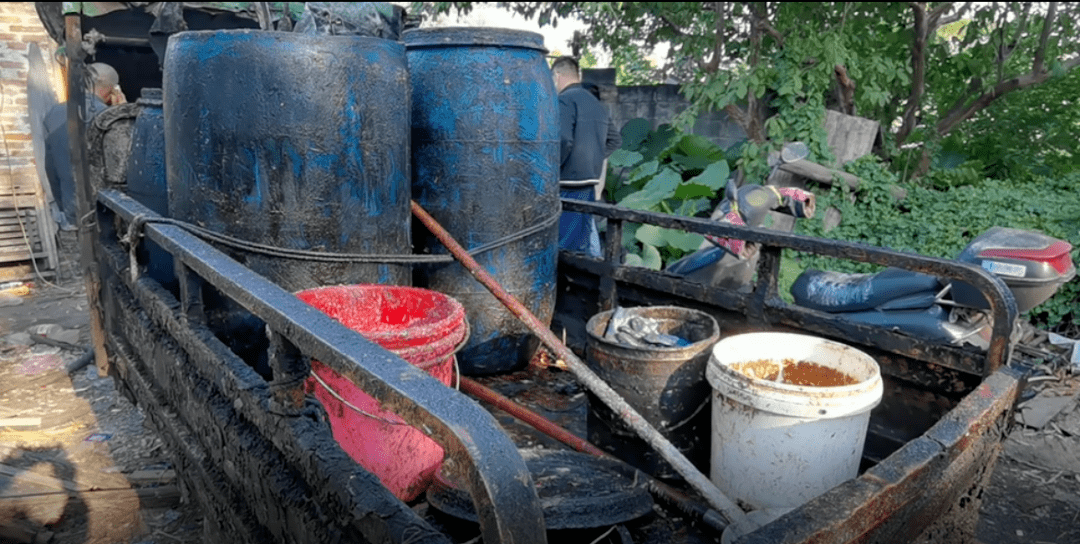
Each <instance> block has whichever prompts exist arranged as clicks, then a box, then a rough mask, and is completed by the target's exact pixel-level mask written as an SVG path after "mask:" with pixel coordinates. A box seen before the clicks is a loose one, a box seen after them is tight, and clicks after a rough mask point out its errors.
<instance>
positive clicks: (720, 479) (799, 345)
mask: <svg viewBox="0 0 1080 544" xmlns="http://www.w3.org/2000/svg"><path fill="white" fill-rule="evenodd" d="M785 360H788V361H793V362H801V361H806V362H810V363H816V364H817V365H821V366H825V367H829V368H831V369H834V370H837V371H840V372H842V373H844V374H846V375H847V376H849V377H850V378H853V379H854V380H856V381H857V383H854V384H852V385H841V386H830V387H816V386H806V385H791V384H788V383H779V382H776V381H766V380H764V379H759V378H752V377H750V376H748V375H746V374H744V373H743V372H741V371H740V370H737V369H744V368H745V367H746V365H745V363H752V362H755V361H763V363H761V365H764V367H766V368H767V367H768V366H769V365H774V366H773V368H774V369H777V368H779V367H780V365H781V364H782V362H783V361H785ZM733 365H735V366H734V367H733ZM761 365H758V368H759V369H760V368H762V366H761ZM705 375H706V377H707V378H708V380H709V384H710V385H712V387H713V399H712V400H713V402H712V451H711V457H710V461H711V467H710V469H711V470H710V478H711V479H712V481H713V483H715V484H716V485H717V487H719V488H720V489H721V490H722V491H723V492H724V493H725V494H726V495H727V496H728V497H731V498H732V499H735V500H739V501H742V502H743V503H745V504H746V505H748V506H751V507H753V508H754V509H771V510H776V509H791V508H795V507H798V506H800V505H802V504H803V503H805V502H807V501H809V500H810V499H812V498H814V497H816V496H818V495H820V494H822V493H824V492H826V491H828V490H829V489H832V488H833V487H835V486H836V485H839V484H840V483H842V482H844V481H846V480H849V479H851V478H854V477H856V476H857V475H858V471H859V459H860V458H861V457H862V450H863V443H864V442H865V440H866V429H867V427H868V426H869V422H870V410H871V409H872V408H873V407H875V406H877V404H878V403H879V402H881V394H882V383H881V372H880V369H879V368H878V364H877V362H875V361H874V359H872V358H871V357H870V356H869V355H867V354H865V353H863V352H861V351H859V350H857V349H854V348H852V347H850V346H846V345H844V344H840V343H838V342H832V341H829V340H825V339H822V338H817V337H813V336H805V335H801V334H789V333H749V334H741V335H737V336H731V337H728V338H725V339H723V340H721V341H720V342H719V343H717V344H716V345H715V346H714V347H713V351H712V357H711V358H710V359H709V365H708V367H707V368H706V371H705ZM792 375H793V374H789V377H790V376H792Z"/></svg>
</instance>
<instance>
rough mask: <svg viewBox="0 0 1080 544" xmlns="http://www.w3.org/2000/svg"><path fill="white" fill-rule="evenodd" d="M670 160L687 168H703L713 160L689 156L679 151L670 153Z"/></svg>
mask: <svg viewBox="0 0 1080 544" xmlns="http://www.w3.org/2000/svg"><path fill="white" fill-rule="evenodd" d="M671 162H674V163H675V164H678V165H679V166H682V167H683V168H686V169H687V170H704V169H705V168H707V167H708V166H709V165H710V164H712V163H713V162H715V161H714V160H713V159H710V158H708V157H690V156H687V155H683V154H680V153H672V154H671Z"/></svg>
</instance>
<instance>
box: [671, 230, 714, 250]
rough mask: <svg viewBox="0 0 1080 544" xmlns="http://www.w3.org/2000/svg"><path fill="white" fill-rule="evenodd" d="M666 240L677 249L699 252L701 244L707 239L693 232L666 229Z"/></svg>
mask: <svg viewBox="0 0 1080 544" xmlns="http://www.w3.org/2000/svg"><path fill="white" fill-rule="evenodd" d="M664 240H665V241H667V244H668V245H669V246H671V247H673V248H675V249H680V250H682V251H697V248H699V247H701V242H703V241H705V237H704V236H702V235H700V234H696V233H693V232H683V231H681V230H670V229H665V233H664Z"/></svg>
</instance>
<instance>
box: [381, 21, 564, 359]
mask: <svg viewBox="0 0 1080 544" xmlns="http://www.w3.org/2000/svg"><path fill="white" fill-rule="evenodd" d="M403 41H404V42H405V48H406V51H407V56H408V60H409V72H410V77H411V80H412V120H413V125H412V146H413V172H414V176H413V186H412V193H413V198H414V199H416V200H417V202H419V203H420V205H421V206H423V207H424V208H425V209H427V211H428V212H430V213H431V215H432V216H434V218H435V219H436V220H437V221H438V222H439V223H441V224H442V225H443V226H444V227H446V229H447V230H448V231H449V232H450V234H452V235H453V236H454V237H455V238H456V239H457V240H458V241H459V242H460V243H461V244H462V245H464V246H465V247H466V248H468V249H470V250H473V249H477V248H479V247H480V246H484V245H486V244H492V243H496V242H499V241H502V242H504V243H501V244H496V247H494V248H492V249H489V250H487V251H484V252H482V253H479V254H476V259H477V261H479V262H480V264H481V265H483V266H484V267H485V268H486V269H487V270H488V271H489V272H490V273H491V274H493V275H494V276H495V278H496V280H498V281H499V283H500V284H502V286H503V287H504V288H506V289H507V290H508V291H509V292H510V293H512V294H513V295H514V296H516V297H517V298H518V299H519V300H521V301H522V303H524V304H525V306H526V307H529V308H530V309H531V310H532V311H533V313H535V314H536V315H537V317H539V318H540V319H541V320H543V321H546V322H550V319H551V314H552V311H553V308H554V305H555V266H556V259H557V258H558V245H557V244H558V218H559V212H560V208H561V207H560V204H559V189H558V175H559V116H558V102H557V100H558V99H557V96H556V92H555V85H554V82H553V81H552V77H551V72H550V70H549V69H548V65H547V62H546V60H545V57H544V55H545V53H546V52H547V51H546V50H545V49H544V45H543V37H542V36H540V35H539V34H536V33H532V32H523V31H516V30H506V29H491V28H438V29H421V30H412V31H408V32H406V33H405V34H404V36H403ZM414 237H415V238H416V245H417V247H418V248H420V249H421V250H424V251H429V252H431V253H437V254H445V253H447V250H446V249H445V248H444V247H443V246H442V244H440V243H439V242H438V240H436V239H434V237H432V236H430V235H429V234H428V233H427V232H426V231H424V230H423V229H422V228H420V229H418V230H417V231H415V232H414ZM417 281H418V282H419V283H420V284H421V285H423V286H426V287H427V288H429V289H434V290H437V291H440V292H442V293H445V294H447V295H450V296H452V297H454V298H455V299H457V300H459V301H460V302H461V303H462V304H463V305H464V306H465V309H466V312H467V313H468V318H469V323H470V325H471V327H472V335H471V338H470V341H469V343H468V344H467V345H466V346H465V348H464V349H462V350H461V351H460V352H458V360H459V363H460V366H461V370H462V372H463V373H466V374H490V373H496V372H504V371H510V370H513V369H515V368H518V367H520V366H521V365H523V364H525V363H527V362H528V358H529V357H530V356H531V355H532V352H533V351H534V350H535V348H536V340H535V338H534V337H533V336H532V335H531V334H530V333H529V332H528V329H527V328H526V327H525V326H524V325H522V324H521V323H520V322H519V321H518V320H517V319H516V318H515V317H513V315H511V314H510V313H509V312H508V311H507V310H506V309H505V308H503V306H502V305H501V304H500V303H499V302H498V301H497V300H496V299H495V297H493V296H492V295H491V294H490V293H488V291H487V289H485V288H484V287H483V286H482V285H481V284H480V283H479V282H477V281H476V280H475V279H473V277H472V276H471V275H470V274H469V273H468V272H467V271H466V270H465V269H464V268H463V267H462V266H460V265H459V264H457V263H453V264H449V265H442V266H424V267H419V268H418V273H417Z"/></svg>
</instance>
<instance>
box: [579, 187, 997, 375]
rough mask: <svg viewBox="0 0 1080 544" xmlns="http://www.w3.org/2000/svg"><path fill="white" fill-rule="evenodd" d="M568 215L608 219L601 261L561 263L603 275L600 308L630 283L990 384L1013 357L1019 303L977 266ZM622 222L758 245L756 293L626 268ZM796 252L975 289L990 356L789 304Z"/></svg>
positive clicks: (656, 218)
mask: <svg viewBox="0 0 1080 544" xmlns="http://www.w3.org/2000/svg"><path fill="white" fill-rule="evenodd" d="M562 205H563V209H564V210H565V211H573V212H582V213H589V214H593V215H596V216H599V217H604V218H606V219H607V236H606V240H605V247H604V258H603V259H602V260H601V259H594V258H590V257H586V256H584V255H580V254H569V253H564V254H563V255H562V256H561V258H562V259H563V262H565V263H567V264H570V265H572V266H575V267H578V268H581V269H583V270H586V271H589V272H592V273H594V274H596V275H598V276H599V277H600V278H601V280H600V297H601V300H600V306H601V308H602V309H605V310H606V309H610V308H612V307H613V306H614V305H615V303H616V301H617V300H618V293H617V284H618V283H626V284H633V285H637V286H641V287H646V288H658V289H661V290H663V291H665V292H668V293H672V294H675V295H679V296H682V297H686V298H689V299H692V300H699V301H702V302H706V303H708V304H712V305H715V306H719V307H721V308H725V309H728V310H732V311H735V312H739V313H742V314H745V315H746V316H747V317H748V318H750V319H751V320H754V321H756V322H757V323H759V324H761V325H769V324H780V325H788V326H794V327H798V328H801V329H804V330H807V331H810V332H816V333H820V334H824V335H827V336H834V337H843V338H845V339H846V340H849V341H851V342H854V343H858V344H864V345H869V346H876V347H879V348H882V349H885V350H887V351H891V352H893V353H896V354H899V355H904V356H906V357H910V358H912V359H916V360H921V361H926V362H932V363H935V364H938V365H941V366H945V367H948V368H952V369H954V370H959V371H961V372H965V373H968V374H973V375H977V376H981V377H986V376H989V375H990V374H992V373H993V372H994V371H995V370H997V369H998V368H1000V367H1001V366H1002V365H1004V364H1006V363H1007V362H1008V360H1009V355H1010V353H1011V346H1010V334H1011V333H1012V330H1013V322H1014V321H1015V319H1016V316H1017V308H1016V301H1015V299H1014V298H1013V295H1012V292H1011V291H1010V290H1009V288H1008V287H1007V286H1006V285H1005V283H1004V282H1003V281H1002V280H1001V279H1000V278H998V277H997V276H994V275H993V274H990V273H989V272H987V271H985V270H983V269H982V268H980V267H977V266H975V265H972V264H968V263H962V262H959V261H954V260H947V259H939V258H935V257H926V256H922V255H916V254H912V253H903V252H899V251H893V250H890V249H885V248H880V247H874V246H868V245H864V244H857V243H852V242H843V241H837V240H827V239H823V238H814V237H810V236H802V235H798V234H790V233H785V232H779V231H774V230H769V229H763V228H752V227H745V226H738V225H731V224H727V223H717V222H714V221H710V220H707V219H700V218H693V217H679V216H673V215H667V214H662V213H655V212H646V211H640V210H632V209H628V208H623V207H619V206H614V205H610V204H603V203H596V202H584V201H580V200H570V199H563V200H562ZM624 222H633V223H645V224H650V225H656V226H659V227H664V228H671V229H678V230H682V231H687V232H695V233H698V234H712V235H716V236H720V237H724V238H737V239H740V240H746V241H747V242H754V243H757V244H760V245H761V259H760V261H759V265H758V274H757V282H756V284H755V285H754V289H753V291H751V292H749V293H740V292H734V291H724V290H720V289H712V288H709V287H708V286H704V285H702V284H700V283H697V282H691V281H687V280H685V279H682V278H681V277H678V276H674V275H671V274H664V273H662V272H655V271H652V270H648V269H645V268H640V267H630V266H624V265H622V245H621V244H622V228H623V223H624ZM785 248H786V249H793V250H796V251H802V252H806V253H814V254H818V255H824V256H827V257H836V258H840V259H847V260H851V261H859V262H865V263H872V264H877V265H883V266H892V267H897V268H903V269H907V270H912V271H915V272H923V273H926V274H930V275H933V276H937V277H944V278H951V279H958V280H961V281H964V282H967V283H969V284H971V285H974V286H975V287H976V288H977V289H978V290H979V291H980V292H982V294H983V296H985V297H986V299H987V300H988V301H989V302H990V314H991V316H992V318H993V336H992V337H991V340H990V347H989V349H988V350H987V351H986V352H982V351H979V350H974V349H963V348H959V347H956V346H948V345H940V344H933V343H929V342H926V341H923V340H920V339H918V338H913V337H911V336H907V335H904V334H901V333H898V332H894V331H891V330H887V329H883V328H880V327H871V326H867V325H860V324H856V323H852V322H849V321H846V320H844V319H843V318H842V317H839V316H837V315H833V314H828V313H825V312H820V311H815V310H811V309H808V308H803V307H799V306H795V305H791V304H788V303H786V302H784V301H783V300H782V299H781V298H780V296H779V292H778V287H777V284H778V280H779V272H780V251H781V250H782V249H785Z"/></svg>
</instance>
